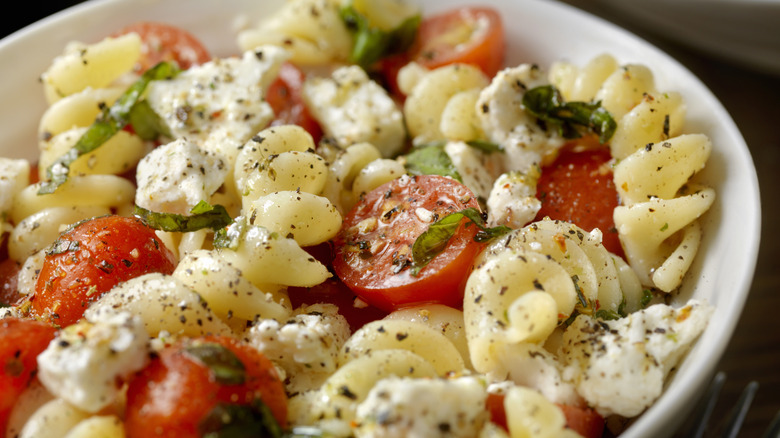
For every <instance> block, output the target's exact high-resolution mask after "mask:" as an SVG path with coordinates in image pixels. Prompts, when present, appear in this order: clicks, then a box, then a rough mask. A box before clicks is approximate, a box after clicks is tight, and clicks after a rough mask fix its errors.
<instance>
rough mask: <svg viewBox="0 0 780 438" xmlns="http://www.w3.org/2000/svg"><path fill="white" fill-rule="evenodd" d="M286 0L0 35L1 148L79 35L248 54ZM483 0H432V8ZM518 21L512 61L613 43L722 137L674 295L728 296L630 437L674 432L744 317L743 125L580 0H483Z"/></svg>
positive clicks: (112, 11)
mask: <svg viewBox="0 0 780 438" xmlns="http://www.w3.org/2000/svg"><path fill="white" fill-rule="evenodd" d="M282 1H283V0H270V1H269V0H264V1H257V0H220V1H219V2H216V1H213V0H138V1H127V0H93V1H88V2H86V3H83V4H81V5H78V6H76V7H73V8H71V9H68V10H65V11H62V12H60V13H58V14H55V15H53V16H51V17H49V18H47V19H44V20H42V21H39V22H37V23H35V24H33V25H31V26H28V27H27V28H25V29H22V30H21V31H19V32H17V33H15V34H12V35H11V36H9V37H8V38H6V39H5V40H3V41H2V42H0V59H3V60H4V62H3V67H2V78H3V80H2V81H1V82H0V101H2V102H4V105H2V106H0V136H1V138H2V142H1V143H0V144H1V145H2V146H0V148H1V150H2V151H1V152H0V155H2V156H10V157H25V158H29V159H35V157H36V154H37V148H36V144H37V141H36V130H37V125H38V121H39V118H40V116H41V114H42V113H43V111H44V108H45V102H44V98H43V91H42V89H41V87H40V84H39V82H38V77H39V75H40V74H41V73H42V72H43V71H45V70H46V68H47V67H48V66H49V64H50V62H51V60H52V58H53V57H54V56H56V55H58V54H60V53H61V51H62V49H63V47H64V45H65V44H66V43H67V42H68V41H70V40H81V41H84V42H91V41H97V40H99V39H100V38H101V37H103V36H105V35H106V34H108V33H110V32H112V31H114V30H117V29H119V28H120V27H122V26H123V25H126V24H129V23H131V22H134V21H136V20H156V21H167V22H169V23H172V24H175V25H179V26H182V27H184V28H186V29H188V30H189V31H191V32H192V33H193V34H195V35H196V36H197V37H198V38H200V39H201V40H202V41H204V42H205V44H206V46H207V47H208V48H209V49H210V50H211V52H212V53H213V54H214V55H218V56H224V55H230V54H235V53H238V48H237V45H236V43H235V29H236V27H235V26H236V24H237V23H240V22H241V19H242V17H243V19H248V20H256V19H258V17H261V16H262V14H263V12H267V11H270V10H272V9H274V8H276V7H278V6H279V5H280V4H281V3H282ZM469 3H474V2H473V1H468V0H427V1H423V4H424V8H425V10H426V11H429V12H430V11H438V10H444V9H448V8H450V7H453V6H456V5H459V4H460V5H465V4H469ZM480 3H481V4H491V5H492V6H495V7H496V8H498V9H500V10H501V11H502V13H503V17H504V20H505V23H506V32H507V37H508V51H509V56H508V63H509V64H517V63H520V62H534V63H537V64H539V65H540V66H542V67H546V66H549V65H550V64H551V63H552V62H553V61H556V60H568V61H572V62H574V63H577V64H580V65H581V64H584V63H585V62H587V61H589V60H590V59H591V58H593V57H594V56H596V55H598V54H601V53H605V52H608V53H610V54H612V55H614V56H615V57H616V58H617V59H618V60H619V61H620V62H621V63H629V62H638V63H642V64H645V65H647V66H649V67H650V68H651V69H652V70H653V72H654V75H655V77H656V81H657V82H656V83H657V87H658V89H659V90H670V91H671V90H676V91H679V92H680V93H681V94H682V95H683V97H684V99H685V101H686V103H687V105H688V124H687V131H689V132H701V133H704V134H706V135H708V136H709V137H710V139H711V140H712V142H713V145H714V148H713V152H712V156H711V158H710V161H709V162H708V164H707V167H706V169H705V170H704V171H703V172H702V173H701V175H700V176H699V177H700V179H701V181H702V182H704V183H705V184H708V185H710V186H712V187H714V188H715V190H716V191H717V200H716V201H715V204H714V206H713V207H712V208H711V210H710V211H709V212H708V213H707V214H706V216H705V217H704V218H703V222H702V223H703V226H704V239H703V242H702V245H701V249H700V253H699V256H698V257H697V259H696V261H695V263H694V265H693V267H692V270H691V272H690V274H689V275H688V278H687V279H686V281H685V283H684V286H683V288H682V289H681V291H680V292H679V293H677V294H675V297H674V299H673V303H675V304H679V303H683V302H684V301H686V300H687V299H688V298H690V297H696V298H700V299H706V300H708V301H709V302H710V303H712V304H713V305H715V306H716V311H715V314H714V316H713V319H712V321H711V323H710V324H709V326H708V328H707V329H706V331H705V332H704V334H703V335H702V337H701V338H700V339H699V341H698V342H697V344H696V346H695V347H694V349H693V350H692V351H691V353H690V354H689V355H688V357H687V358H686V359H685V361H684V363H683V364H682V366H681V367H680V368H679V370H678V371H677V373H676V374H675V375H674V376H673V378H672V379H671V380H670V382H669V385H668V387H667V388H666V390H665V393H664V395H663V396H662V397H661V398H660V399H659V400H658V401H657V403H655V404H654V405H653V406H652V407H651V408H650V409H649V410H648V411H647V412H645V413H644V414H643V415H642V416H641V418H639V419H638V420H637V421H636V422H635V423H634V424H633V425H632V426H631V427H630V428H629V429H628V430H627V431H626V432H625V434H624V435H623V436H625V437H647V436H667V435H670V434H671V431H672V430H673V429H674V428H676V427H677V426H678V425H679V424H680V422H681V421H682V419H683V418H682V415H683V414H684V413H685V412H686V411H687V410H688V409H689V407H690V406H691V405H692V404H693V403H692V400H693V399H694V398H695V397H696V396H697V395H698V394H699V392H700V391H701V389H702V388H703V386H704V384H705V383H706V382H707V381H708V380H709V378H710V376H711V375H712V374H713V372H714V369H713V368H714V367H715V365H716V364H717V363H718V360H719V358H720V357H721V355H722V354H723V352H724V350H725V348H726V345H727V344H728V341H729V339H730V337H731V335H732V332H733V330H734V327H735V325H736V323H737V320H738V319H739V316H740V313H741V311H742V307H743V304H744V302H745V299H746V298H747V295H748V290H749V287H750V284H751V281H752V276H753V271H754V268H755V263H756V258H757V253H758V242H759V229H760V211H759V210H760V206H759V194H758V182H757V178H756V173H755V169H754V167H753V163H752V161H751V157H750V155H749V152H748V148H747V146H746V145H745V141H744V139H743V138H742V135H741V134H740V132H739V131H738V129H737V128H736V126H735V124H734V121H733V120H732V119H731V117H730V116H729V115H728V114H727V113H726V111H725V109H724V108H723V106H722V105H721V104H720V102H719V101H718V99H717V98H716V97H715V96H713V95H712V93H711V92H710V91H709V90H708V89H707V88H706V87H705V86H704V85H703V84H702V83H701V82H700V81H699V80H698V79H697V78H696V77H695V76H694V75H693V74H692V73H691V72H690V71H688V70H687V69H685V68H684V67H683V66H682V65H680V64H679V63H678V62H676V61H675V60H674V59H672V58H671V57H669V56H668V55H666V54H664V53H662V52H661V51H660V50H658V49H657V48H655V47H653V46H651V45H650V44H648V43H647V42H645V41H643V40H641V39H639V38H637V37H636V36H634V35H632V34H630V33H628V32H626V31H624V30H622V29H620V28H618V27H615V26H614V25H611V24H609V23H607V22H605V21H602V20H600V19H597V18H595V17H593V16H590V15H587V14H585V13H583V12H581V11H579V10H577V9H575V8H572V7H569V6H566V5H563V4H560V3H557V2H550V1H539V0H513V1H511V2H510V1H502V0H487V1H486V0H483V1H481V2H480Z"/></svg>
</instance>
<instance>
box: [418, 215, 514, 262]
mask: <svg viewBox="0 0 780 438" xmlns="http://www.w3.org/2000/svg"><path fill="white" fill-rule="evenodd" d="M463 218H466V219H468V220H469V221H470V223H472V224H474V225H476V226H477V227H478V228H479V229H480V231H479V232H477V234H476V235H475V236H474V240H476V241H477V242H484V241H487V240H490V239H492V238H494V237H498V236H501V235H503V234H506V233H508V232H509V231H512V229H511V228H509V227H507V226H504V225H500V226H498V227H492V228H488V227H487V223H486V222H485V219H484V218H483V217H482V213H480V211H479V210H477V209H476V208H474V207H469V208H466V209H463V210H461V211H456V212H455V213H450V214H448V215H447V216H444V217H443V218H441V219H439V220H438V221H436V222H434V223H432V224H431V225H430V226H429V227H428V229H427V230H425V231H424V232H423V233H422V234H420V235H419V236H417V239H416V240H415V241H414V244H412V268H411V271H410V273H411V274H412V275H417V274H419V273H420V271H421V270H422V268H424V267H425V266H426V265H428V263H430V262H431V260H433V259H434V258H435V257H436V256H437V255H439V253H441V252H442V251H444V248H446V247H447V243H448V242H449V241H450V239H451V238H452V236H453V235H454V234H455V231H457V230H458V227H459V226H460V221H461V220H462V219H463ZM467 226H468V225H467Z"/></svg>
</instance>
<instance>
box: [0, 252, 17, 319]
mask: <svg viewBox="0 0 780 438" xmlns="http://www.w3.org/2000/svg"><path fill="white" fill-rule="evenodd" d="M21 269H22V267H21V266H19V264H18V263H16V261H15V260H12V259H5V260H3V261H2V262H0V307H2V306H4V305H5V306H13V305H16V304H18V302H19V300H20V299H21V298H22V295H20V294H19V289H18V288H17V286H18V278H19V271H20V270H21Z"/></svg>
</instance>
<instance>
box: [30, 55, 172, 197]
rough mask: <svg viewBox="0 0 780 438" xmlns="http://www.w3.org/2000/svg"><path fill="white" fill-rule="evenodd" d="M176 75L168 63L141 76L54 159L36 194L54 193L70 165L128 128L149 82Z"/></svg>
mask: <svg viewBox="0 0 780 438" xmlns="http://www.w3.org/2000/svg"><path fill="white" fill-rule="evenodd" d="M177 73H178V68H177V67H176V66H175V65H174V64H171V63H168V62H161V63H159V64H157V65H156V66H154V67H152V68H151V69H149V70H147V71H146V72H144V74H143V75H142V76H141V78H140V79H138V80H137V81H136V82H135V83H134V84H133V85H131V86H130V88H128V89H127V91H125V92H124V93H123V94H122V95H121V96H120V97H119V99H117V101H116V102H114V104H113V105H111V106H110V107H108V106H107V107H105V108H103V111H102V113H101V114H100V115H99V116H98V117H97V119H96V120H95V122H94V123H92V125H91V126H90V127H89V128H87V131H86V132H85V133H84V134H83V135H82V136H81V137H80V138H79V139H78V141H76V144H75V145H74V146H73V147H72V148H70V150H68V152H66V153H65V154H63V155H62V156H61V157H59V158H57V160H56V161H54V163H52V164H51V165H50V166H49V167H48V168H47V169H46V181H45V182H43V183H41V186H40V188H39V189H38V194H39V195H45V194H49V193H54V191H55V190H57V188H58V187H59V186H61V185H62V184H64V183H65V181H67V180H68V172H69V171H70V165H71V164H72V163H73V162H74V161H76V160H77V159H78V158H79V157H81V156H82V155H84V154H88V153H90V152H92V151H94V150H95V149H97V148H98V147H100V146H101V145H103V143H105V142H106V141H108V139H110V138H111V137H113V136H114V134H116V133H117V132H119V130H121V129H122V128H124V127H125V126H126V125H127V123H128V122H129V119H130V113H131V111H132V109H133V107H134V106H135V105H136V103H138V101H139V99H140V98H141V96H142V95H143V93H144V91H145V90H146V87H147V85H149V82H151V81H153V80H159V79H166V78H170V77H172V76H175V75H176V74H177Z"/></svg>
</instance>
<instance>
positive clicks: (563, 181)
mask: <svg viewBox="0 0 780 438" xmlns="http://www.w3.org/2000/svg"><path fill="white" fill-rule="evenodd" d="M611 159H612V156H611V155H610V153H609V148H607V147H605V146H602V145H598V141H595V140H592V139H590V138H583V139H580V140H575V141H573V142H571V143H569V144H567V145H566V146H564V147H563V148H562V149H561V152H560V155H559V156H558V157H557V158H556V159H555V161H554V162H553V163H552V164H551V165H549V166H545V167H543V168H542V176H541V177H540V178H539V182H538V184H537V188H536V189H537V193H536V196H537V197H538V198H539V199H540V200H541V201H542V208H541V210H539V213H537V215H536V219H537V220H540V219H543V218H544V217H545V216H547V217H550V218H551V219H558V220H562V221H567V222H571V223H574V224H576V225H577V226H579V227H580V228H582V229H584V230H586V231H592V230H593V229H594V228H598V229H599V230H601V233H602V235H603V240H602V242H603V243H604V247H605V248H607V250H608V251H610V252H612V253H613V254H616V255H619V256H621V257H622V256H623V247H622V246H621V245H620V239H619V238H618V234H617V229H616V228H615V222H614V220H613V219H612V214H613V211H614V210H615V207H617V206H618V204H619V198H618V194H617V190H616V189H615V184H614V182H613V180H612V168H611V167H610V165H609V161H610V160H611Z"/></svg>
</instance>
